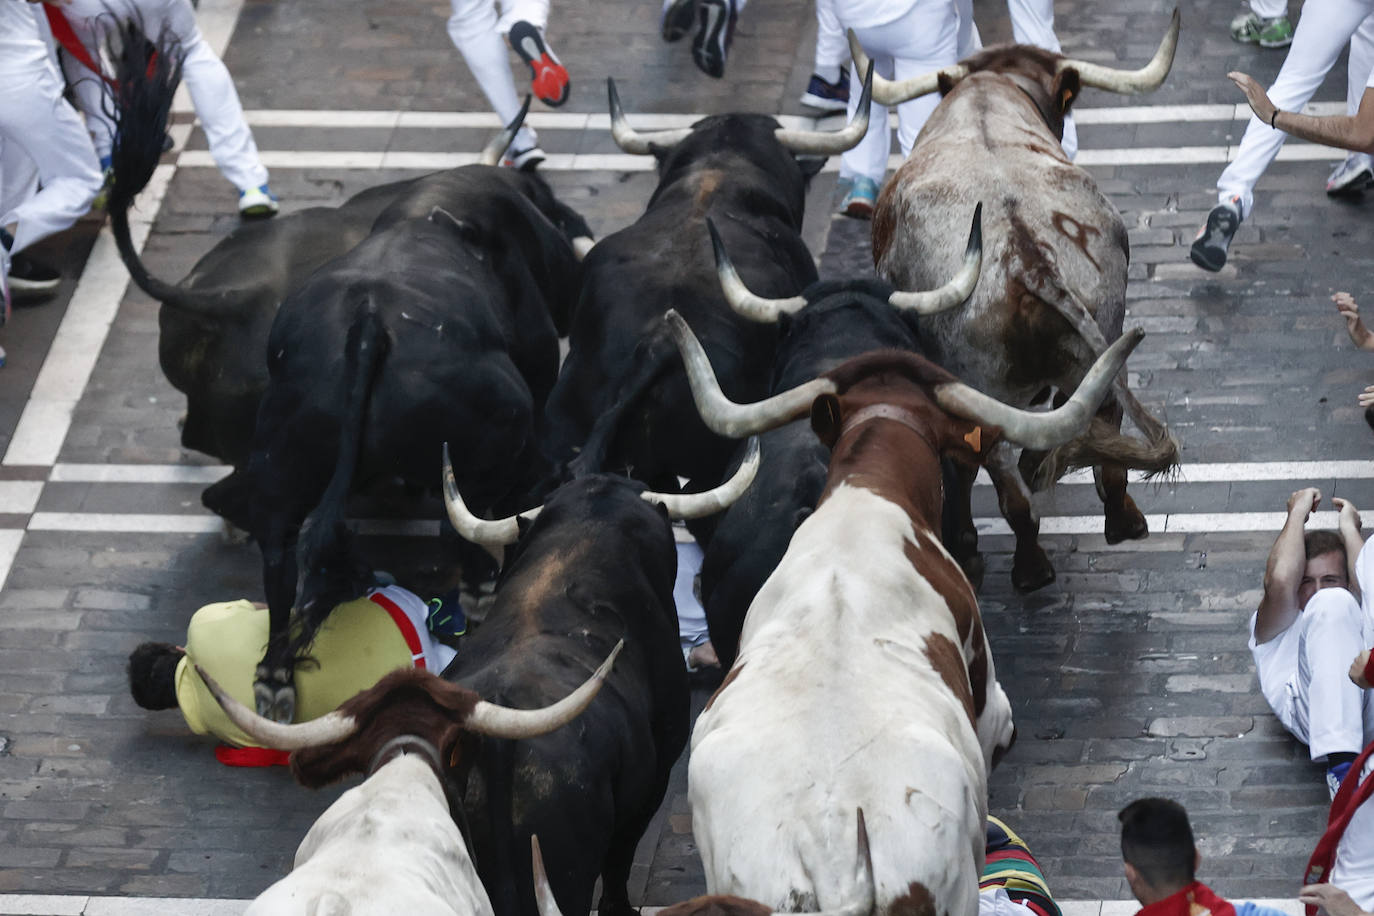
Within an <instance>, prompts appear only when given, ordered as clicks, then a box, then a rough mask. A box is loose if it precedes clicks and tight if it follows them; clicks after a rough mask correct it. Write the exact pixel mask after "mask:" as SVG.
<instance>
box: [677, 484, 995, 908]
mask: <svg viewBox="0 0 1374 916" xmlns="http://www.w3.org/2000/svg"><path fill="white" fill-rule="evenodd" d="M913 544H914V545H916V550H917V552H918V553H927V552H930V551H939V552H940V553H941V554H944V548H943V547H941V546H940V545H939V543H938V541H937V540H936V539H934V538H929V537H925V536H923V534H922V533H919V532H917V531H916V530H915V528H914V526H913V524H912V522H911V519H910V518H909V517H908V516H907V515H906V513H905V512H903V511H902V510H901V509H900V508H899V507H898V506H896V505H895V504H893V503H891V502H889V501H887V500H885V499H883V498H882V497H881V496H879V495H877V494H875V493H873V492H871V491H869V490H866V489H861V488H857V487H853V486H850V485H847V484H841V485H840V486H838V487H836V488H835V489H834V490H833V491H832V492H831V494H830V495H829V496H828V497H827V499H826V500H825V501H824V502H823V503H822V504H821V505H820V507H819V508H818V509H817V510H816V512H815V513H814V514H813V515H812V516H811V517H810V518H808V519H807V520H806V521H805V522H804V523H803V524H802V525H801V527H799V528H798V529H797V532H796V534H795V535H794V536H793V538H792V542H791V545H790V546H789V547H788V550H787V553H786V554H785V555H784V557H783V559H782V562H781V563H780V564H779V565H778V567H777V569H776V570H775V571H774V573H773V575H772V576H771V577H769V579H768V581H767V582H766V583H765V584H764V586H763V588H762V589H761V590H760V591H759V593H758V596H757V597H756V598H755V599H754V603H753V604H752V605H751V606H750V609H749V614H748V617H747V618H746V619H745V624H744V630H743V632H742V634H741V639H740V654H739V660H738V661H737V662H736V663H735V667H734V668H733V669H732V670H731V672H730V675H729V676H728V677H727V679H726V682H725V686H724V687H723V688H722V689H721V690H720V692H719V693H718V694H717V695H716V697H715V698H714V699H713V700H712V702H711V704H710V706H709V707H708V708H707V709H706V710H705V711H703V712H702V714H701V716H700V718H698V719H697V723H696V727H695V729H694V731H693V733H692V752H691V763H690V769H689V791H690V797H691V803H692V824H693V832H694V834H695V836H696V840H697V844H698V846H699V848H700V850H701V855H702V860H703V862H704V863H705V867H706V882H707V888H708V890H709V891H710V892H711V893H714V894H738V895H740V896H744V897H749V898H752V899H755V900H758V901H760V902H761V903H763V904H765V905H767V906H771V907H774V908H776V909H779V910H783V909H789V910H790V909H802V910H805V909H812V910H815V909H826V908H831V907H835V906H838V905H840V904H841V903H842V902H843V900H844V895H845V894H846V893H847V892H849V891H850V890H851V889H850V887H849V884H850V883H851V882H852V879H851V878H850V877H849V871H851V870H852V869H850V868H849V864H848V863H849V862H850V861H851V859H852V855H849V854H847V851H848V850H850V849H852V848H853V845H854V829H855V828H854V825H853V814H852V812H853V810H854V808H855V807H856V806H857V807H861V808H863V810H864V813H865V816H866V818H867V820H868V831H869V837H870V842H871V848H872V853H873V869H874V877H875V880H876V883H877V912H878V913H885V912H887V911H888V909H889V908H890V907H891V906H892V904H893V902H894V901H895V900H897V899H898V898H900V897H902V896H903V895H905V894H908V893H909V892H910V891H911V887H912V885H913V884H914V883H919V884H921V885H923V886H924V887H925V888H926V889H927V890H928V891H929V893H930V894H931V896H932V897H933V899H934V902H935V904H936V911H937V912H940V913H948V914H950V916H974V914H976V912H977V907H978V873H979V869H980V868H981V866H982V863H983V847H984V841H985V836H984V821H985V819H986V816H987V775H986V763H985V753H984V749H983V745H984V744H985V743H986V744H987V745H988V746H991V744H992V743H993V741H992V733H993V732H998V733H1003V732H1005V733H1009V731H1010V722H1011V709H1010V706H1009V704H1008V703H1007V699H1006V696H1005V694H1004V693H1002V691H1001V690H1000V688H995V686H994V685H993V684H992V683H989V689H988V701H987V707H986V708H985V710H984V712H983V715H982V717H980V721H979V728H978V732H975V729H974V726H973V724H972V723H971V722H970V720H969V713H968V711H967V708H966V707H965V706H964V704H963V702H962V701H961V700H960V699H959V698H958V697H957V696H956V695H955V693H954V692H953V691H952V690H951V689H950V687H949V685H948V684H947V683H946V681H945V680H944V678H943V677H942V675H941V674H940V673H939V672H938V671H937V670H936V668H935V666H934V664H933V663H932V661H931V659H930V656H929V655H928V654H927V640H928V638H930V637H932V636H937V637H943V638H945V639H948V640H950V641H951V642H952V643H953V644H954V645H955V646H958V647H959V649H960V651H961V654H962V655H963V656H964V659H965V661H967V660H968V659H969V658H970V657H971V651H972V648H973V647H972V646H969V645H961V640H960V638H959V634H958V631H957V628H956V626H955V622H954V619H953V615H952V613H951V611H950V608H949V605H948V604H947V603H946V601H945V599H944V598H943V597H942V596H941V595H940V594H939V593H938V592H936V590H935V589H934V587H933V586H932V585H931V584H930V582H928V581H927V580H926V579H925V578H923V577H922V576H921V575H920V573H919V572H918V571H917V569H916V568H915V567H914V566H913V564H912V562H911V560H910V559H908V557H907V555H906V551H905V548H906V546H907V545H913ZM944 556H948V555H947V554H944ZM951 562H952V561H951ZM992 676H993V675H992V669H991V664H989V678H990V680H991V678H992ZM984 731H987V732H988V733H989V734H988V739H989V740H988V741H987V742H984V741H981V740H980V734H979V732H984ZM1008 736H1009V734H1002V737H1003V739H1005V738H1006V737H1008ZM869 812H872V813H871V814H870V813H869Z"/></svg>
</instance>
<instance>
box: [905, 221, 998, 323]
mask: <svg viewBox="0 0 1374 916" xmlns="http://www.w3.org/2000/svg"><path fill="white" fill-rule="evenodd" d="M982 267H983V202H982V201H979V202H978V206H976V207H974V208H973V225H972V226H971V227H970V228H969V231H968V246H967V247H966V248H965V249H964V266H963V267H960V268H959V272H958V273H956V274H955V275H954V277H953V278H952V279H951V280H950V281H949V282H948V283H946V284H945V285H944V286H942V287H940V288H939V289H933V290H931V291H930V292H925V293H908V292H903V291H901V290H898V291H897V292H895V293H893V294H892V295H890V296H888V297H887V303H888V305H891V306H892V307H893V308H899V309H902V310H903V311H909V312H915V313H916V314H917V315H934V314H935V313H937V312H943V311H945V310H946V309H952V308H954V307H955V306H956V305H958V304H959V303H961V302H964V301H965V300H967V299H968V297H969V296H971V295H973V288H974V287H975V286H977V285H978V272H979V271H980V270H982Z"/></svg>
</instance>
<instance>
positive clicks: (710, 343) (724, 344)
mask: <svg viewBox="0 0 1374 916" xmlns="http://www.w3.org/2000/svg"><path fill="white" fill-rule="evenodd" d="M865 85H867V84H865ZM609 86H610V89H609V92H610V106H611V120H612V133H613V135H614V137H615V139H616V142H617V143H618V144H619V145H620V147H621V148H622V149H624V150H625V151H626V152H630V153H636V154H653V155H654V156H656V157H657V158H658V163H659V183H658V187H657V188H656V189H655V190H654V194H653V197H652V198H651V199H650V201H649V206H648V208H647V210H646V211H645V212H644V214H643V215H642V216H641V217H640V218H639V219H638V220H637V221H636V222H635V223H634V225H632V226H629V227H628V228H626V229H623V230H621V231H620V232H617V233H614V234H612V235H610V236H607V237H606V238H604V239H602V240H601V241H600V242H598V243H597V245H596V247H595V248H594V249H592V251H591V253H590V254H589V255H588V256H587V260H586V262H585V264H584V268H585V277H584V285H583V290H582V297H581V299H580V300H579V301H578V305H577V309H576V311H575V312H574V314H573V320H572V330H571V334H570V338H569V347H570V349H569V353H568V358H567V360H566V361H565V363H564V364H563V368H562V370H561V372H560V374H559V377H558V385H557V387H556V388H555V389H554V392H553V395H552V397H551V398H550V399H549V430H550V433H549V435H550V440H549V441H550V446H549V448H550V454H551V455H552V457H553V458H554V460H555V461H564V462H567V461H570V460H574V456H576V457H575V462H576V467H575V468H574V469H573V474H574V475H575V474H577V473H582V472H592V471H597V470H600V469H601V468H602V467H603V466H604V467H605V468H607V469H615V470H620V469H626V468H628V469H630V471H631V472H632V473H633V475H634V476H635V477H636V478H638V479H641V480H644V481H647V482H648V483H650V484H652V485H654V486H657V487H659V488H660V489H668V488H669V487H670V485H671V484H672V483H674V482H675V479H676V478H677V477H685V478H688V480H689V481H690V482H691V483H690V484H689V488H701V487H703V486H711V485H713V484H715V483H716V482H718V481H719V480H720V479H721V476H722V475H723V474H724V472H725V468H726V465H727V464H728V463H729V461H730V457H731V455H732V454H733V452H734V449H735V445H734V443H731V442H729V441H728V440H725V439H721V438H719V437H716V436H713V435H711V434H710V433H709V432H707V430H706V428H705V427H704V426H702V424H701V419H700V418H699V417H698V416H697V415H696V411H695V410H694V409H693V408H692V403H691V397H690V396H689V394H688V391H687V386H686V383H685V381H684V380H683V379H682V374H681V373H680V372H676V371H672V370H673V369H674V367H675V366H676V365H677V355H676V352H675V350H674V348H673V344H672V340H671V339H670V338H669V337H668V335H667V334H666V333H665V332H664V330H663V327H662V321H661V316H662V314H663V310H664V308H665V307H668V306H671V307H673V308H676V309H678V310H679V311H680V312H681V313H682V314H684V315H686V316H687V317H688V318H689V319H690V320H691V321H692V323H693V326H694V327H697V328H699V329H700V332H701V335H702V341H703V343H704V345H705V346H706V348H707V350H708V352H710V353H711V355H712V358H713V359H715V360H716V361H717V363H718V365H719V366H720V370H721V373H722V377H723V384H724V386H725V388H726V389H727V390H728V391H730V392H732V393H734V394H735V395H736V396H737V397H750V398H754V397H761V396H762V395H763V394H764V392H765V391H766V390H767V386H768V374H769V369H770V367H771V365H772V358H773V348H774V338H775V336H776V335H775V333H774V331H773V329H772V328H769V327H765V326H762V325H759V324H757V323H755V322H752V321H748V320H746V319H743V318H741V317H739V316H738V315H736V314H735V313H734V312H733V311H731V309H730V307H729V306H728V305H727V304H726V302H725V299H724V297H723V296H722V295H721V292H720V288H719V286H718V285H717V283H716V279H715V269H714V266H713V264H712V260H711V246H710V242H709V240H708V238H707V233H706V226H705V220H706V218H707V217H712V218H713V219H714V220H715V223H716V226H717V228H718V229H719V231H720V234H721V236H722V237H723V238H724V239H725V241H726V243H728V244H729V246H730V251H731V253H732V254H733V255H734V257H735V259H736V262H737V263H738V264H739V268H740V271H741V273H742V274H743V275H744V277H745V279H746V280H747V281H748V283H749V285H750V287H751V288H752V289H755V290H758V291H760V293H761V294H763V295H767V296H789V295H793V294H795V293H797V292H798V291H800V290H801V289H802V288H803V287H805V286H807V285H808V284H810V283H811V282H813V281H814V280H815V279H816V267H815V264H814V262H813V261H812V259H811V253H810V252H809V251H808V250H807V248H806V244H805V243H804V242H803V241H802V237H801V228H802V209H803V205H804V203H805V192H806V186H807V182H808V181H809V179H810V176H811V175H812V174H814V173H815V172H816V171H817V170H819V168H820V166H821V164H822V162H823V161H824V160H823V158H801V159H799V158H798V155H799V154H800V155H802V156H820V157H824V156H825V155H829V154H833V153H838V152H841V151H843V150H846V149H848V148H850V147H851V146H853V145H854V144H856V143H858V142H859V140H860V139H862V137H863V134H864V132H865V131H866V130H867V127H868V90H867V89H865V93H864V96H863V99H862V101H861V102H860V105H859V108H858V114H857V115H856V116H855V118H854V121H853V123H851V124H850V125H849V126H847V127H845V128H844V129H842V130H840V131H837V132H835V133H822V132H817V131H805V130H792V129H787V128H783V127H779V126H778V122H777V121H776V120H774V119H773V118H771V117H767V116H765V115H744V114H730V115H715V116H712V117H708V118H703V119H702V120H700V121H698V122H696V124H694V125H693V126H692V127H691V128H687V129H680V130H665V131H658V132H656V133H652V134H641V133H638V132H636V131H635V130H633V129H632V128H631V127H629V125H628V124H627V123H626V122H625V116H624V112H623V111H622V109H621V106H620V99H619V97H618V95H617V94H616V90H615V85H614V83H610V84H609ZM579 450H580V452H581V454H580V455H579V454H577V453H578V452H579Z"/></svg>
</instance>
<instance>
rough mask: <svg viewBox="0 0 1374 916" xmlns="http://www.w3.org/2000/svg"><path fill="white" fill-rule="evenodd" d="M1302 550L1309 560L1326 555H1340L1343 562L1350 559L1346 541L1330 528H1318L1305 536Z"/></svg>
mask: <svg viewBox="0 0 1374 916" xmlns="http://www.w3.org/2000/svg"><path fill="white" fill-rule="evenodd" d="M1302 548H1303V550H1304V551H1305V552H1306V554H1307V559H1309V560H1310V559H1312V558H1313V557H1319V556H1321V555H1322V554H1326V553H1338V554H1340V555H1341V558H1342V559H1343V560H1348V559H1349V557H1347V556H1346V554H1345V539H1344V538H1342V537H1341V536H1340V535H1339V534H1337V533H1336V532H1334V531H1332V530H1330V529H1329V528H1318V529H1316V530H1314V531H1309V532H1307V533H1306V534H1304V535H1303V536H1302Z"/></svg>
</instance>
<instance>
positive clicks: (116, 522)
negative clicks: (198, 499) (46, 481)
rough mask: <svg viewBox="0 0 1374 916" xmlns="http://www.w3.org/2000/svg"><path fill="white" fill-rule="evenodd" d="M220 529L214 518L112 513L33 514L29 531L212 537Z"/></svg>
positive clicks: (221, 522) (211, 516)
mask: <svg viewBox="0 0 1374 916" xmlns="http://www.w3.org/2000/svg"><path fill="white" fill-rule="evenodd" d="M223 529H224V520H223V519H221V518H220V517H219V516H217V515H190V514H184V515H138V514H128V515H125V514H121V513H115V512H35V513H34V514H33V516H32V517H31V518H30V519H29V530H30V531H96V532H108V533H138V534H213V533H215V532H217V531H222V530H223Z"/></svg>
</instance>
